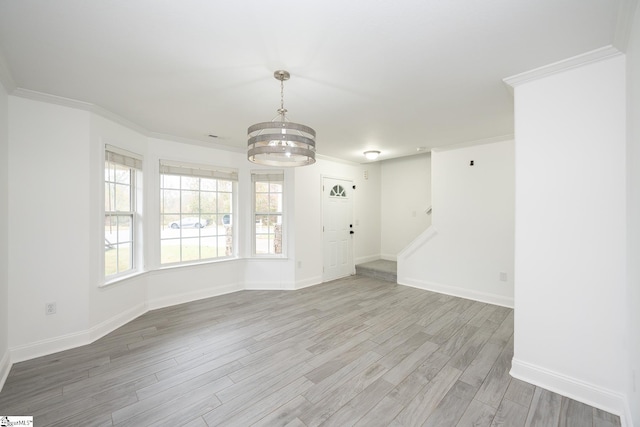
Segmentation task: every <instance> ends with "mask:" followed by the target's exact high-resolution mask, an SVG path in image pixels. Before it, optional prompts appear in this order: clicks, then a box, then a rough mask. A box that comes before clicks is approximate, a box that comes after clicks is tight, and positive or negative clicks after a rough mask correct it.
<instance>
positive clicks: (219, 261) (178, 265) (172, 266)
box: [154, 256, 240, 271]
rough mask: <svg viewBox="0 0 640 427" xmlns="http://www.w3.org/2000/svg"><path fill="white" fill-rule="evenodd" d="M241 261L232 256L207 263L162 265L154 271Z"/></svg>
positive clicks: (207, 261)
mask: <svg viewBox="0 0 640 427" xmlns="http://www.w3.org/2000/svg"><path fill="white" fill-rule="evenodd" d="M239 259H240V258H238V257H237V256H232V257H225V258H221V259H212V260H206V261H194V262H187V263H175V264H167V265H162V266H160V267H158V268H157V269H156V270H154V271H163V270H172V269H175V268H183V267H198V266H206V265H212V264H219V263H224V262H229V261H237V260H239Z"/></svg>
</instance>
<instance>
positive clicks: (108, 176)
mask: <svg viewBox="0 0 640 427" xmlns="http://www.w3.org/2000/svg"><path fill="white" fill-rule="evenodd" d="M113 166H114V165H113V164H112V163H109V162H104V180H105V182H106V181H110V182H113V180H114V179H115V178H114V176H115V172H114V169H113Z"/></svg>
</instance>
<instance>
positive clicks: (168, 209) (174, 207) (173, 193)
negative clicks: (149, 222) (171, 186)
mask: <svg viewBox="0 0 640 427" xmlns="http://www.w3.org/2000/svg"><path fill="white" fill-rule="evenodd" d="M160 199H161V201H160V212H161V213H179V212H180V191H178V190H161V191H160Z"/></svg>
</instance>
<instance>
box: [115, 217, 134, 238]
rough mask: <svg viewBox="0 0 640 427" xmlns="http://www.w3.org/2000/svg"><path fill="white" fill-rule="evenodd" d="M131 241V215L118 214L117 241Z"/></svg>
mask: <svg viewBox="0 0 640 427" xmlns="http://www.w3.org/2000/svg"><path fill="white" fill-rule="evenodd" d="M131 241H133V230H132V228H131V217H129V216H122V215H120V216H118V243H121V242H131Z"/></svg>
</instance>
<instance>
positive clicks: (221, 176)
mask: <svg viewBox="0 0 640 427" xmlns="http://www.w3.org/2000/svg"><path fill="white" fill-rule="evenodd" d="M165 176H171V177H177V178H178V179H179V185H178V186H177V187H175V186H174V187H170V186H167V184H165V183H164V179H165ZM183 178H189V179H196V180H197V182H198V188H197V189H194V188H183ZM202 179H211V180H214V181H215V190H209V189H203V188H202ZM158 181H159V182H158V184H159V187H158V188H159V226H160V227H159V240H158V243H159V245H158V262H159V264H158V265H159V267H160V268H171V267H180V266H185V265H193V264H206V263H213V262H220V261H224V260H229V259H235V258H237V257H238V236H237V232H236V222H237V203H238V172H237V170H236V169H230V168H223V167H217V166H213V165H200V164H195V163H186V162H178V161H172V160H165V159H160V161H159V174H158ZM221 181H222V182H230V183H231V190H230V191H225V190H224V189H221V188H220V182H221ZM165 191H167V192H178V201H177V205H178V211H176V212H166V211H165V193H164V192H165ZM185 192H191V193H197V194H198V196H197V200H198V202H197V203H198V206H197V210H198V212H197V213H189V212H185V210H184V206H183V195H184V193H185ZM203 193H204V194H205V195H206V194H209V193H212V194H215V196H214V199H215V201H216V202H215V210H214V211H212V212H207V211H205V212H202V205H203V202H202V199H203V197H202V196H203ZM221 194H222V195H229V197H230V201H229V211H228V212H227V211H224V212H223V211H222V210H221V209H220V204H219V203H218V200H219V196H220V195H221ZM196 215H197V216H198V221H197V222H196V223H194V224H193V225H191V224H189V226H184V225H183V224H182V223H183V221H184V219H185V218H191V217H194V216H196ZM203 215H204V216H205V217H207V216H212V217H213V221H215V223H214V225H215V227H216V230H215V232H214V233H213V234H208V235H203V234H202V230H203V229H204V228H206V227H207V226H208V225H211V223H207V224H205V225H204V226H202V225H201V223H202V218H203ZM227 215H229V216H230V218H229V220H228V221H229V222H228V223H225V222H226V219H225V218H224V217H226V216H227ZM172 216H173V217H176V216H177V218H178V219H177V220H175V221H169V222H167V221H165V220H166V218H167V217H172ZM172 222H178V223H179V224H177V226H176V228H174V230H176V231H174V233H177V236H169V237H167V236H164V237H163V233H166V232H167V230H168V228H171V227H169V226H168V225H167V224H170V223H172ZM165 223H166V224H165ZM197 224H200V226H197ZM221 228H224V234H221V233H223V232H222V231H220V229H221ZM185 230H187V231H189V232H191V233H193V232H194V231H196V230H197V231H198V233H197V236H189V235H186V234H187V233H185ZM229 232H230V233H231V251H230V253H229V254H222V255H220V245H219V242H220V239H221V238H224V239H225V242H226V239H228V233H229ZM196 238H197V239H198V245H197V246H198V258H197V259H194V258H189V259H184V256H183V251H184V246H185V240H188V239H194V240H195V239H196ZM203 238H204V239H208V238H211V239H214V241H215V242H216V244H215V250H216V256H214V257H205V258H203V257H202V255H203V254H202V251H203V247H204V248H206V246H203V244H202V241H203ZM167 241H177V242H178V243H177V245H178V246H179V250H178V255H179V256H178V261H164V260H163V256H164V255H163V242H167Z"/></svg>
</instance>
